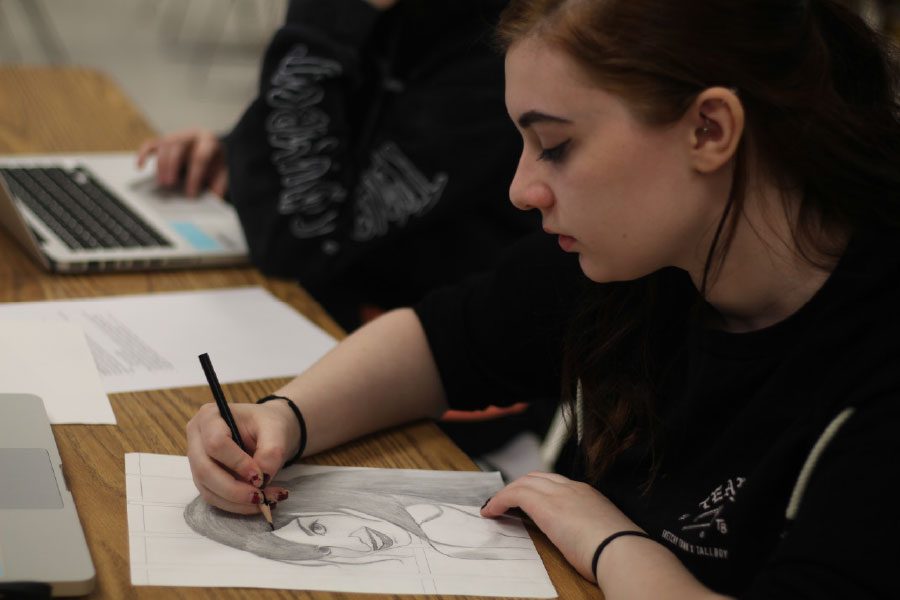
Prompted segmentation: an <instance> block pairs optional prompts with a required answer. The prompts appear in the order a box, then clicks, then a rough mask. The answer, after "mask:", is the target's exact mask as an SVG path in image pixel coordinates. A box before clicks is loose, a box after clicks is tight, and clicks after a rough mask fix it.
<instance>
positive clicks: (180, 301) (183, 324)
mask: <svg viewBox="0 0 900 600" xmlns="http://www.w3.org/2000/svg"><path fill="white" fill-rule="evenodd" d="M8 319H15V320H20V319H35V320H54V321H70V322H72V323H77V324H79V325H81V326H82V327H83V328H84V333H85V336H86V337H87V342H88V346H89V347H90V350H91V354H92V355H93V357H94V362H95V363H96V366H97V371H98V372H99V373H100V379H101V381H102V384H103V388H104V389H105V390H106V392H108V393H115V392H132V391H140V390H157V389H165V388H173V387H187V386H194V385H206V378H205V377H204V375H203V370H202V369H201V368H200V363H199V362H198V360H197V356H199V355H200V354H203V353H204V352H206V353H209V356H210V358H211V359H212V363H213V365H214V366H215V369H216V374H217V375H218V377H219V381H221V382H222V383H232V382H236V381H251V380H255V379H269V378H274V377H291V376H293V375H296V374H298V373H300V372H301V371H303V370H304V369H306V368H307V367H309V366H310V365H311V364H312V363H314V362H315V361H316V360H318V359H319V358H320V357H321V356H322V355H323V354H325V353H326V352H327V351H328V350H330V349H331V348H332V347H333V346H334V345H335V343H336V342H335V340H334V338H332V337H331V336H329V335H328V334H327V333H325V332H324V331H322V330H321V329H319V328H318V327H316V326H315V325H314V324H313V323H312V322H311V321H309V320H308V319H306V318H305V317H303V316H302V315H300V314H299V313H297V312H296V311H295V310H294V309H293V308H291V307H290V306H288V305H287V304H285V303H283V302H281V301H279V300H278V299H276V298H275V297H274V296H272V295H271V294H269V293H268V292H267V291H266V290H264V289H262V288H259V287H245V288H232V289H222V290H203V291H196V292H173V293H159V294H146V295H137V296H116V297H109V298H91V299H85V300H54V301H45V302H9V303H0V320H8Z"/></svg>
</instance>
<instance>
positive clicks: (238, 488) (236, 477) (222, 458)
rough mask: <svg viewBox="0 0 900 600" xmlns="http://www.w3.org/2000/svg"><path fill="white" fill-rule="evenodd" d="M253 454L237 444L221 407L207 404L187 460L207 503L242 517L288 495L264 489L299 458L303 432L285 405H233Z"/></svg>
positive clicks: (191, 429)
mask: <svg viewBox="0 0 900 600" xmlns="http://www.w3.org/2000/svg"><path fill="white" fill-rule="evenodd" d="M229 406H230V408H231V412H232V414H233V415H234V420H235V423H237V426H238V430H239V431H240V434H241V439H242V440H243V442H244V446H245V447H246V449H247V452H244V451H243V450H241V448H240V446H238V445H237V443H235V441H234V440H233V439H231V431H230V430H229V429H228V425H227V424H226V423H225V421H224V420H223V419H222V417H221V416H220V415H219V411H218V408H217V407H216V405H215V404H213V403H209V404H204V405H203V406H202V407H201V408H200V410H199V411H197V414H196V415H194V417H193V418H192V419H191V420H190V421H188V424H187V446H188V450H187V455H188V461H189V462H190V465H191V476H192V477H193V479H194V485H196V486H197V489H198V490H199V491H200V496H201V497H203V499H204V500H206V502H208V503H209V504H212V505H213V506H216V507H218V508H221V509H223V510H227V511H229V512H234V513H241V514H253V513H257V512H259V503H260V501H261V500H262V495H261V494H260V493H259V490H260V488H264V489H263V491H264V493H265V497H266V499H268V500H270V501H276V502H277V501H280V500H284V499H285V498H287V493H288V491H287V490H286V489H284V488H281V487H277V486H272V487H264V483H266V484H267V483H268V482H269V481H270V480H271V479H272V478H274V477H275V474H276V473H278V471H279V470H280V469H281V467H282V466H283V465H284V461H285V460H286V459H288V458H290V457H291V456H293V455H294V454H295V453H296V452H297V448H298V446H299V443H300V426H299V424H298V423H297V419H296V417H295V416H294V414H293V413H292V412H291V409H290V407H289V406H288V404H287V403H286V402H283V401H271V402H266V403H265V404H231V405H229Z"/></svg>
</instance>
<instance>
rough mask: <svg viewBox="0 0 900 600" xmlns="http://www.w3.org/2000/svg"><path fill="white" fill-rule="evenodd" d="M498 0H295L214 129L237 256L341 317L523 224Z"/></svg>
mask: <svg viewBox="0 0 900 600" xmlns="http://www.w3.org/2000/svg"><path fill="white" fill-rule="evenodd" d="M503 5H505V0H504V1H501V0H405V1H402V2H399V3H398V4H397V5H396V6H395V7H394V8H392V9H390V10H388V11H387V12H385V13H383V14H382V13H379V12H377V11H376V10H375V9H373V8H372V7H371V6H369V5H368V4H367V3H366V2H364V1H363V0H326V1H323V0H293V1H292V2H291V3H290V6H289V10H288V15H287V19H286V23H285V24H284V26H283V27H282V28H281V29H280V30H279V31H278V32H277V33H276V34H275V37H274V38H273V40H272V42H271V44H270V46H269V48H268V50H267V51H266V55H265V59H264V63H263V67H262V74H261V78H260V86H259V94H258V97H257V98H256V100H254V102H253V103H252V104H251V106H250V107H249V108H248V109H247V111H246V113H245V114H244V115H243V117H242V118H241V120H240V121H239V123H238V124H237V125H236V127H235V128H234V130H233V131H232V132H231V133H230V134H229V135H228V136H227V138H226V140H225V141H226V148H227V160H228V170H229V180H230V181H229V187H230V189H229V197H230V200H231V201H232V202H233V203H234V205H235V208H236V209H237V212H238V215H239V217H240V219H241V223H242V225H243V228H244V232H245V234H246V237H247V242H248V245H249V248H250V254H251V258H252V260H253V262H254V264H255V265H256V266H258V267H259V268H260V269H261V270H263V271H264V272H266V273H268V274H272V275H278V276H286V277H295V278H298V279H299V281H300V284H301V285H302V286H303V287H304V288H305V289H307V290H308V291H310V292H311V293H312V294H313V295H314V296H316V298H317V299H318V300H319V301H320V302H322V303H323V304H324V305H325V308H326V309H327V310H328V311H329V313H331V314H332V316H335V317H337V318H338V320H339V321H341V323H342V324H344V325H345V326H350V327H352V326H353V325H354V323H353V322H352V321H353V319H354V312H355V310H356V307H357V306H358V305H359V304H360V303H366V304H373V305H376V306H380V307H382V308H393V307H396V306H403V305H410V304H412V303H414V302H416V301H418V300H420V299H421V298H422V296H423V295H424V294H425V293H426V292H427V291H429V290H431V289H433V288H435V287H437V286H440V285H445V284H448V283H454V282H458V281H459V280H461V279H463V278H464V277H465V276H467V275H469V274H471V273H473V272H475V271H478V270H481V269H484V268H487V267H490V266H493V265H494V261H495V259H496V257H497V256H498V254H499V252H500V251H501V249H503V248H504V247H506V246H507V245H508V244H509V243H510V242H512V241H514V240H516V239H518V238H519V237H521V236H522V235H523V234H524V233H526V232H531V231H534V230H536V229H537V220H536V219H535V217H534V215H526V214H524V213H521V212H520V211H517V210H516V209H515V208H513V207H512V206H511V205H510V203H509V199H508V198H509V194H508V188H509V183H510V181H511V180H512V176H513V173H514V171H515V166H516V161H517V159H518V154H519V150H520V144H521V142H520V140H519V135H518V133H517V132H516V130H515V127H514V126H513V124H512V122H511V121H510V119H509V117H508V115H507V114H506V108H505V103H504V97H503V57H502V56H501V54H500V53H499V52H498V51H497V50H496V49H495V48H494V47H493V44H492V31H493V26H494V24H495V22H496V20H497V18H498V16H499V11H500V10H501V8H502V7H503Z"/></svg>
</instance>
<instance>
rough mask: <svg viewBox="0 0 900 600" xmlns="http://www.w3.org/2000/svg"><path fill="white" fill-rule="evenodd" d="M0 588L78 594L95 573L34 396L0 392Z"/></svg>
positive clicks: (52, 441)
mask: <svg viewBox="0 0 900 600" xmlns="http://www.w3.org/2000/svg"><path fill="white" fill-rule="evenodd" d="M0 482H2V483H0V589H2V587H3V584H10V583H13V582H40V583H46V584H49V585H50V586H51V589H52V594H53V596H54V597H57V596H83V595H87V594H89V593H90V592H91V591H92V590H93V589H94V585H95V580H96V571H95V570H94V565H93V562H92V561H91V555H90V551H89V549H88V546H87V542H86V540H85V537H84V531H83V529H82V527H81V522H80V521H79V519H78V513H77V511H76V507H75V502H74V499H73V497H72V494H71V492H70V491H69V489H68V486H67V484H66V481H65V478H64V475H63V470H62V461H61V460H60V456H59V451H58V449H57V446H56V440H55V439H54V437H53V432H52V430H51V428H50V423H49V420H48V419H47V413H46V411H45V410H44V404H43V402H42V401H41V399H40V398H39V397H38V396H34V395H29V394H0Z"/></svg>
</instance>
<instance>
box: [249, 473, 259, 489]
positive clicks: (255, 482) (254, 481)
mask: <svg viewBox="0 0 900 600" xmlns="http://www.w3.org/2000/svg"><path fill="white" fill-rule="evenodd" d="M250 483H252V484H253V485H255V486H256V487H259V475H257V474H256V473H253V474H251V475H250Z"/></svg>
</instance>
